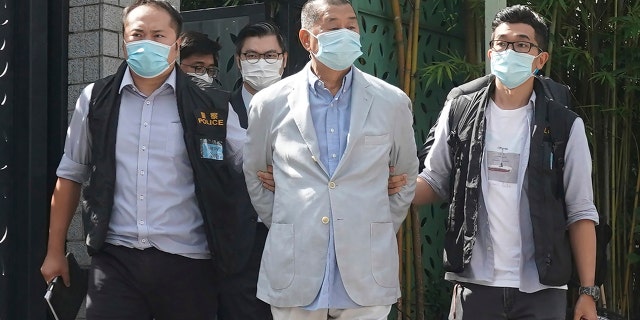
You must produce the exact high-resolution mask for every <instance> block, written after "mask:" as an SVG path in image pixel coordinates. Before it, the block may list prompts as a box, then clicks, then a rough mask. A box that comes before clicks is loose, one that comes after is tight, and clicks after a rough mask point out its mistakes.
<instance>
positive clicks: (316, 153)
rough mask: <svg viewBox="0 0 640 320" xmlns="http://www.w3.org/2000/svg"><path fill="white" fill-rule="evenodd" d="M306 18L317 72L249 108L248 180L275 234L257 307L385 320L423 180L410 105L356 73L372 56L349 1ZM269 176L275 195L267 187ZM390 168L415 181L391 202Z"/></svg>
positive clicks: (314, 4) (321, 1) (306, 42)
mask: <svg viewBox="0 0 640 320" xmlns="http://www.w3.org/2000/svg"><path fill="white" fill-rule="evenodd" d="M301 18H302V29H301V30H300V32H299V38H300V41H301V43H302V45H303V46H304V48H305V49H306V50H307V51H309V53H310V56H311V61H310V63H309V64H307V66H305V68H304V69H303V70H302V71H301V72H299V73H297V74H295V75H292V76H290V77H288V78H285V79H283V80H281V81H279V82H277V83H276V84H273V85H271V86H270V87H268V88H266V89H263V90H261V91H260V92H258V93H257V94H256V95H255V96H254V98H253V100H252V101H251V107H250V110H251V111H250V114H249V128H248V131H247V136H248V140H247V143H246V145H245V149H244V172H245V178H246V181H247V187H248V190H249V193H250V195H251V200H252V203H253V205H254V207H255V209H256V211H257V212H258V215H259V216H260V218H261V219H262V221H263V222H264V223H265V224H266V225H267V226H268V227H269V228H270V229H269V235H268V237H267V242H266V245H265V249H264V253H263V257H262V263H261V267H260V276H259V280H258V292H257V296H258V298H260V299H262V300H264V301H265V302H267V303H269V304H270V305H271V311H272V313H273V316H274V319H276V320H278V319H311V320H313V319H328V318H331V319H372V320H373V319H386V318H387V315H388V313H389V311H390V308H391V305H392V304H393V303H395V302H396V301H397V299H398V298H399V297H400V290H399V283H398V248H397V243H396V238H395V235H396V232H397V231H398V229H399V227H400V225H401V223H402V221H403V220H404V218H405V216H406V214H407V210H408V207H409V204H410V203H411V200H412V198H413V194H414V189H415V177H416V175H417V171H418V160H417V157H416V144H415V140H414V132H413V128H412V121H413V120H412V115H411V101H410V100H409V98H408V97H407V96H406V95H405V94H404V93H403V92H402V91H401V90H399V89H398V88H396V87H394V86H391V85H389V84H387V83H385V82H384V81H382V80H380V79H377V78H375V77H372V76H370V75H367V74H365V73H363V72H361V71H360V70H358V69H357V68H355V67H353V66H352V64H353V62H354V61H355V59H356V58H357V57H359V56H360V55H361V54H362V52H361V51H360V37H359V28H358V22H357V18H356V15H355V11H354V10H353V8H352V7H351V4H350V3H349V2H348V1H347V0H311V1H309V2H307V3H306V4H305V5H304V7H303V9H302V17H301ZM268 165H272V166H273V179H274V181H275V184H276V185H277V188H276V189H275V192H272V191H270V190H268V189H265V188H263V187H262V183H261V181H260V180H259V178H258V176H257V172H258V171H266V169H267V166H268ZM390 166H393V167H394V168H395V169H394V170H395V171H394V174H396V175H398V174H407V181H408V183H407V185H405V186H404V187H402V188H401V191H400V192H398V193H397V194H394V195H391V196H389V195H388V194H387V186H388V185H387V179H388V178H389V174H390V172H389V167H390Z"/></svg>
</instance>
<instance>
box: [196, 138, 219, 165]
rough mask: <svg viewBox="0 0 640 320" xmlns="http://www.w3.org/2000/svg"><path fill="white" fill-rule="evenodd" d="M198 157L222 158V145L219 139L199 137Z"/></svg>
mask: <svg viewBox="0 0 640 320" xmlns="http://www.w3.org/2000/svg"><path fill="white" fill-rule="evenodd" d="M200 157H201V158H203V159H211V160H223V159H224V147H223V144H222V142H221V141H218V140H213V139H206V138H202V139H200Z"/></svg>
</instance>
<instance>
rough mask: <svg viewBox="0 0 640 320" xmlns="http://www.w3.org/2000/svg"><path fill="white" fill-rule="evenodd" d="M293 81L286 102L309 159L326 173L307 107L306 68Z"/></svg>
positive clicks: (307, 83) (307, 80) (307, 81)
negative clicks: (307, 150) (305, 145)
mask: <svg viewBox="0 0 640 320" xmlns="http://www.w3.org/2000/svg"><path fill="white" fill-rule="evenodd" d="M293 83H294V84H295V85H294V86H293V90H292V91H291V93H289V97H288V104H289V108H290V110H291V114H292V116H293V120H294V122H295V123H296V126H297V127H298V130H299V131H300V135H301V136H302V139H303V140H304V142H305V143H306V144H307V148H308V149H309V152H310V153H311V159H312V160H313V161H314V162H315V163H317V164H318V165H319V166H320V168H322V170H324V172H325V174H327V175H328V172H329V171H328V170H327V169H326V168H325V167H324V165H323V164H322V161H320V148H319V147H318V137H317V136H316V129H315V127H314V126H313V119H312V118H311V111H310V109H309V90H308V89H307V87H308V85H309V79H308V77H307V69H306V68H305V69H303V70H302V71H301V72H300V77H299V79H296V81H294V82H293Z"/></svg>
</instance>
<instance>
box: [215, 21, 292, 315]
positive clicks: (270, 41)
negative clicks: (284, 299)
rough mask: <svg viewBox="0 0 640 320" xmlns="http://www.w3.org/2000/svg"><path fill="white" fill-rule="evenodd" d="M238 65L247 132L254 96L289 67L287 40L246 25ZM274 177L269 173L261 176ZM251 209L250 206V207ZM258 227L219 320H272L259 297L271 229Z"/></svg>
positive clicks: (273, 29) (236, 102)
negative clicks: (260, 277) (260, 281)
mask: <svg viewBox="0 0 640 320" xmlns="http://www.w3.org/2000/svg"><path fill="white" fill-rule="evenodd" d="M235 58H236V63H237V66H238V69H240V72H241V73H242V80H243V82H242V86H241V87H239V88H237V89H236V90H235V91H234V92H233V93H231V98H230V105H231V107H232V108H233V110H234V111H235V112H236V113H237V114H238V118H239V120H240V126H242V127H243V128H245V129H246V128H247V125H248V121H247V114H248V113H249V109H248V107H249V103H250V102H251V99H252V98H253V95H254V94H255V93H256V92H258V91H260V90H262V89H264V88H266V87H267V86H269V85H271V84H273V83H275V82H277V81H278V80H280V79H281V77H282V73H283V71H284V67H285V65H286V64H287V52H286V49H285V46H284V39H283V37H282V35H280V32H279V30H278V27H277V26H275V25H273V24H271V23H268V22H259V23H256V24H251V25H247V26H245V27H244V28H242V30H240V32H239V33H238V37H237V39H236V55H235ZM261 174H262V175H266V176H268V177H271V174H270V173H268V172H264V173H261ZM271 180H272V178H271ZM249 205H250V204H249ZM255 222H256V223H255V227H254V228H248V229H245V230H244V231H245V233H244V234H243V235H241V237H242V238H245V239H253V249H252V251H251V253H250V256H249V260H248V261H247V263H246V265H245V266H244V268H243V269H242V270H241V271H240V272H238V273H235V274H232V275H229V276H227V277H225V278H224V279H223V280H222V283H221V291H222V292H224V294H222V295H220V296H219V309H218V319H219V320H268V319H272V316H271V309H270V307H269V305H268V304H266V303H265V302H263V301H262V300H260V299H258V298H257V297H256V291H257V283H258V273H259V271H260V260H261V258H262V250H263V249H264V243H265V240H266V238H267V233H268V229H267V227H266V226H265V225H264V224H263V223H262V221H260V220H259V219H258V216H257V214H256V215H255Z"/></svg>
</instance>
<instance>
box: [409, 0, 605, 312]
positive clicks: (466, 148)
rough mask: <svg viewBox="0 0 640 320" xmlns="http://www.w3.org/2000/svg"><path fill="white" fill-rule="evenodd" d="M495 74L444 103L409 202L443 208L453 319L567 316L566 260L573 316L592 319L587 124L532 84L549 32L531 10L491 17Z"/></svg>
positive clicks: (594, 218) (538, 82) (537, 82)
mask: <svg viewBox="0 0 640 320" xmlns="http://www.w3.org/2000/svg"><path fill="white" fill-rule="evenodd" d="M492 28H493V34H492V38H491V41H490V43H489V44H490V49H489V51H488V53H487V56H488V60H490V61H491V73H492V77H490V78H488V79H489V80H488V81H487V83H486V85H485V86H483V87H482V88H480V89H479V90H475V91H472V92H460V94H459V95H457V96H455V97H453V98H452V99H451V100H448V101H447V103H446V104H445V106H444V108H443V110H442V112H441V115H440V117H439V119H438V122H437V125H436V126H435V127H434V128H433V129H432V135H433V141H432V142H431V145H430V151H429V152H428V155H427V156H426V160H425V162H424V164H425V168H424V170H423V171H422V173H421V174H420V176H419V177H418V179H417V187H416V195H415V199H414V203H416V204H425V203H433V202H435V201H438V200H447V201H448V202H449V203H450V205H449V217H448V219H447V230H446V234H445V252H444V265H445V270H446V271H447V273H446V275H445V277H446V279H448V280H451V281H453V282H454V283H455V286H454V292H453V298H452V306H451V312H450V315H449V319H474V320H483V319H565V314H566V289H567V282H568V281H569V278H570V276H571V272H572V257H573V261H574V263H575V266H576V270H577V272H578V274H579V278H580V285H581V287H580V290H579V292H580V296H579V298H578V301H577V302H576V306H575V315H574V318H573V319H575V320H580V319H588V320H595V319H597V316H596V307H595V306H596V301H597V299H598V297H599V288H598V287H595V286H594V278H595V256H596V238H595V228H594V226H595V224H596V223H598V213H597V211H596V208H595V206H594V204H593V191H592V185H591V157H590V154H589V148H588V145H587V139H586V135H585V128H584V123H583V121H582V119H580V118H579V117H578V116H577V115H576V114H575V113H573V112H572V111H570V110H569V109H567V108H565V106H564V105H562V104H559V103H557V102H556V101H553V99H552V95H551V94H550V93H549V91H548V90H545V86H544V85H543V83H542V81H543V79H541V78H539V77H537V76H535V74H536V73H537V72H538V70H540V69H542V67H543V66H544V64H545V63H546V62H547V61H548V59H549V53H548V52H546V51H545V49H546V48H547V42H548V27H547V25H546V23H545V21H544V19H543V18H542V17H541V16H540V15H539V14H537V13H535V12H533V11H532V10H531V9H530V8H528V7H526V6H520V5H517V6H512V7H508V8H505V9H503V10H502V11H500V12H498V14H497V15H496V17H495V19H494V21H493V24H492Z"/></svg>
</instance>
